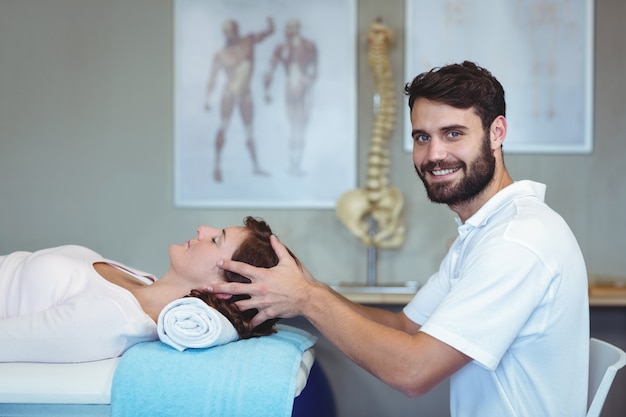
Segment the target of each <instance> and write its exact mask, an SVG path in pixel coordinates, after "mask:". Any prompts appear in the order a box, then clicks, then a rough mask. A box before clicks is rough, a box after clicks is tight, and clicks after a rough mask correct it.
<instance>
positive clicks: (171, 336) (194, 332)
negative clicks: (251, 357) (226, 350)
mask: <svg viewBox="0 0 626 417" xmlns="http://www.w3.org/2000/svg"><path fill="white" fill-rule="evenodd" d="M157 331H158V334H159V339H160V340H161V342H163V343H165V344H167V345H169V346H171V347H173V348H174V349H177V350H179V351H181V352H182V351H183V350H185V349H187V348H208V347H211V346H218V345H223V344H226V343H229V342H233V341H235V340H237V339H238V338H239V335H238V334H237V331H236V330H235V327H234V326H233V325H232V323H231V322H230V321H228V319H227V318H226V317H225V316H224V315H223V314H222V313H220V312H219V311H217V310H216V309H214V308H213V307H210V306H208V305H207V304H206V303H205V302H204V301H202V300H201V299H199V298H196V297H185V298H180V299H178V300H174V301H172V302H171V303H169V304H168V305H166V306H165V308H163V310H162V311H161V313H160V314H159V319H158V322H157Z"/></svg>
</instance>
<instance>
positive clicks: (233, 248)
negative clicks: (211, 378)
mask: <svg viewBox="0 0 626 417" xmlns="http://www.w3.org/2000/svg"><path fill="white" fill-rule="evenodd" d="M271 234H272V230H271V229H270V227H269V225H268V224H267V223H265V222H264V221H262V220H257V219H254V218H252V217H246V218H245V219H244V226H233V227H227V228H225V229H221V230H220V229H215V228H212V227H206V226H201V227H199V228H198V231H197V235H196V237H195V238H194V239H192V240H189V241H187V242H185V243H183V244H180V245H171V246H170V248H169V251H168V252H169V258H170V267H169V269H168V271H167V272H166V273H165V275H163V276H162V277H161V278H160V279H155V277H154V276H153V275H150V274H146V273H145V272H141V271H139V270H137V269H135V268H131V267H128V266H125V265H122V264H120V263H119V262H115V261H111V260H108V259H105V258H103V257H102V256H100V255H99V254H97V253H95V252H94V251H92V250H90V249H87V248H85V247H82V246H60V247H56V248H50V249H43V250H39V251H36V252H14V253H11V254H9V255H6V256H0V340H1V341H2V342H1V343H0V362H86V361H94V360H100V359H107V358H112V357H117V356H120V355H122V354H123V353H124V352H125V351H126V349H128V348H129V347H130V346H132V345H134V344H136V343H139V342H146V341H154V340H157V339H158V338H159V334H161V333H162V332H161V331H162V329H161V325H162V323H161V322H159V315H160V314H161V313H162V312H165V310H164V309H167V308H170V307H171V306H173V305H175V304H176V303H179V302H180V301H181V299H182V300H190V301H191V298H193V300H194V301H196V302H198V299H201V300H202V302H203V303H206V304H208V305H210V306H212V307H213V308H214V309H215V310H218V311H219V312H221V313H222V314H223V315H224V316H226V317H227V318H228V320H229V321H230V323H232V325H233V326H234V328H235V330H236V333H235V338H237V337H239V338H250V337H256V336H263V335H268V334H271V333H273V332H274V331H275V330H274V323H275V320H268V321H266V322H264V323H262V324H260V325H258V326H256V327H255V328H252V326H251V324H250V321H251V320H252V317H254V315H256V313H257V311H256V310H248V311H239V309H238V308H237V307H236V306H235V304H234V302H235V301H237V300H238V299H241V298H237V297H233V298H231V299H229V300H223V299H217V298H216V297H215V296H214V295H213V294H212V293H210V292H207V291H204V290H203V288H205V287H206V286H207V285H208V284H210V283H214V282H219V281H224V280H226V281H238V282H249V280H248V279H247V278H245V277H242V276H240V275H237V274H234V273H232V272H229V271H223V270H221V269H219V268H217V266H216V261H217V260H218V259H234V260H239V261H242V262H246V263H249V264H251V265H254V266H260V267H272V266H275V265H276V264H277V263H278V258H277V256H276V254H275V253H274V250H273V249H272V247H271V245H270V240H269V238H270V235H271ZM162 318H163V317H161V319H162ZM161 321H162V320H161ZM157 322H159V328H157ZM179 350H182V349H179Z"/></svg>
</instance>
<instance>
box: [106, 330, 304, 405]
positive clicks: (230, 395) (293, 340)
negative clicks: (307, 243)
mask: <svg viewBox="0 0 626 417" xmlns="http://www.w3.org/2000/svg"><path fill="white" fill-rule="evenodd" d="M315 341H316V338H315V337H314V336H312V335H311V334H309V333H308V332H306V331H304V330H301V329H297V328H295V327H290V326H284V325H279V326H278V332H277V333H276V334H273V335H271V336H263V337H259V338H254V339H245V340H239V341H237V342H232V343H228V344H226V345H222V346H215V347H212V348H206V349H187V350H185V351H184V352H179V351H177V350H175V349H173V348H171V347H170V346H167V345H166V344H164V343H161V342H159V341H157V342H145V343H140V344H137V345H134V346H132V347H131V348H130V349H128V350H127V351H126V352H125V353H124V355H123V356H122V358H121V360H120V363H119V365H118V366H117V369H116V371H115V375H114V377H113V386H112V389H111V417H137V416H150V417H175V416H181V417H189V416H194V417H200V416H211V417H225V416H233V417H246V416H250V417H263V416H268V417H270V416H271V417H280V416H285V417H287V416H291V412H292V407H293V401H294V396H295V391H296V374H297V371H298V368H299V367H300V362H301V360H302V353H303V352H304V351H305V350H306V349H308V348H310V347H312V346H313V345H314V344H315Z"/></svg>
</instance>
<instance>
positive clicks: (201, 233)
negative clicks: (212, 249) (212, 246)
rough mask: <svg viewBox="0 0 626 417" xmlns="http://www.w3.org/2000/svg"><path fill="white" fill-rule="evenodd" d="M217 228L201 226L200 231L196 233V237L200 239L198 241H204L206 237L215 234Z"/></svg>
mask: <svg viewBox="0 0 626 417" xmlns="http://www.w3.org/2000/svg"><path fill="white" fill-rule="evenodd" d="M215 230H216V229H215V228H213V227H209V226H199V227H198V230H197V231H196V237H197V238H198V240H202V239H204V238H205V237H206V236H208V235H210V234H211V233H213V232H215Z"/></svg>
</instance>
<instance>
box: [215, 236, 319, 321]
mask: <svg viewBox="0 0 626 417" xmlns="http://www.w3.org/2000/svg"><path fill="white" fill-rule="evenodd" d="M270 242H271V244H272V248H273V249H274V251H275V252H276V255H277V256H278V264H277V265H276V266H275V267H272V268H257V267H254V266H252V265H249V264H246V263H242V262H236V261H232V260H229V259H221V260H219V261H218V262H217V266H218V267H219V268H222V269H225V270H229V271H232V272H235V273H238V274H240V275H243V276H245V277H247V278H249V279H250V280H251V282H250V283H239V282H225V283H213V284H211V285H210V286H209V287H207V289H208V290H209V291H213V292H214V293H215V294H217V295H219V294H232V295H238V294H247V295H249V296H250V299H246V300H240V301H237V302H236V304H237V306H238V307H239V308H240V309H241V310H242V311H244V310H248V309H252V308H255V309H257V310H258V311H259V313H258V314H257V315H256V316H255V317H254V319H253V322H252V323H253V325H258V324H260V323H262V322H263V321H265V320H268V319H270V318H277V317H281V318H289V317H295V316H299V315H302V314H303V313H302V308H303V307H304V306H305V304H306V299H307V298H308V297H307V295H308V293H309V291H310V289H311V288H312V287H316V286H320V285H323V284H321V283H319V282H317V281H316V280H315V279H314V278H313V276H312V275H311V274H310V272H309V271H307V270H306V269H305V268H304V267H302V266H300V265H299V264H298V262H296V260H295V259H294V258H293V257H292V256H291V255H290V254H289V252H288V251H287V248H286V247H285V246H284V245H283V244H282V243H280V242H279V241H278V238H276V236H274V235H272V236H271V237H270Z"/></svg>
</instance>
